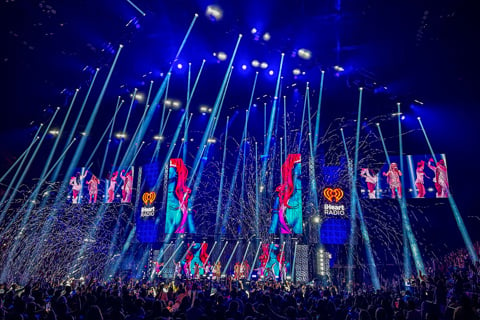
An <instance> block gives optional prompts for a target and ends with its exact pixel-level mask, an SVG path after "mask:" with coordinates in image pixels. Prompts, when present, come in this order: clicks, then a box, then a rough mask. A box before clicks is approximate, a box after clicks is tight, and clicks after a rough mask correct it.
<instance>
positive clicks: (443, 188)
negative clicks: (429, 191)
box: [428, 158, 449, 198]
mask: <svg viewBox="0 0 480 320" xmlns="http://www.w3.org/2000/svg"><path fill="white" fill-rule="evenodd" d="M432 163H434V161H433V159H432V158H430V160H428V167H429V168H430V170H432V171H433V172H434V173H435V178H434V182H435V188H436V189H437V198H448V193H449V191H448V188H449V186H448V175H447V167H446V166H445V161H444V160H443V159H440V160H439V161H438V162H437V166H434V165H432Z"/></svg>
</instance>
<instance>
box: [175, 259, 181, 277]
mask: <svg viewBox="0 0 480 320" xmlns="http://www.w3.org/2000/svg"><path fill="white" fill-rule="evenodd" d="M173 264H174V265H175V272H174V273H173V279H176V278H177V277H178V279H181V278H182V263H181V262H180V261H178V262H175V260H173Z"/></svg>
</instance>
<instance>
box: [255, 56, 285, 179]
mask: <svg viewBox="0 0 480 320" xmlns="http://www.w3.org/2000/svg"><path fill="white" fill-rule="evenodd" d="M284 57H285V54H284V53H282V55H281V58H280V67H279V68H278V75H277V84H276V87H275V96H274V99H273V105H272V112H271V114H270V122H269V124H268V132H267V136H266V141H265V144H264V146H263V155H264V156H268V155H269V153H270V143H271V142H272V133H273V126H274V124H275V117H276V114H277V108H278V107H277V105H278V100H279V98H278V95H279V90H280V81H281V79H282V68H283V60H284ZM267 164H268V161H263V162H262V173H261V174H260V178H261V185H262V186H265V178H266V176H267V175H266V171H267Z"/></svg>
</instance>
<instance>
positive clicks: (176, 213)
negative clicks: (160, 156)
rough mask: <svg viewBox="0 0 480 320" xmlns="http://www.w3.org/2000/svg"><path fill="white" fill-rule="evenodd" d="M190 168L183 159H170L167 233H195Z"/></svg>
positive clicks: (166, 213) (166, 219)
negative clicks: (189, 200)
mask: <svg viewBox="0 0 480 320" xmlns="http://www.w3.org/2000/svg"><path fill="white" fill-rule="evenodd" d="M187 179H188V169H187V167H186V166H185V164H184V163H183V160H182V159H170V164H169V166H168V187H167V205H166V212H165V233H167V234H170V233H185V232H187V233H195V225H194V222H193V217H192V210H191V208H190V204H189V202H188V199H189V197H190V194H191V192H192V190H191V189H190V188H189V187H188V186H187Z"/></svg>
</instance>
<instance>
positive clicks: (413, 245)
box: [397, 103, 425, 278]
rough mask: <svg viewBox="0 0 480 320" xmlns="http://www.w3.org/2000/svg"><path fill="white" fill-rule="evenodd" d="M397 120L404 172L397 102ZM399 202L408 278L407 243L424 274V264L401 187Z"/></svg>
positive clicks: (416, 265) (420, 270)
mask: <svg viewBox="0 0 480 320" xmlns="http://www.w3.org/2000/svg"><path fill="white" fill-rule="evenodd" d="M397 114H398V116H397V120H398V139H399V148H400V150H399V151H400V161H399V162H400V171H401V172H404V170H403V139H402V121H401V117H400V115H401V111H400V103H397ZM400 180H401V184H402V186H405V183H404V180H405V179H404V177H403V175H401V176H400ZM398 200H399V202H400V210H401V212H402V223H403V226H404V227H403V228H404V235H405V234H406V237H404V241H403V246H404V264H405V266H404V268H405V277H406V278H409V277H410V275H411V271H410V270H409V269H410V252H409V251H408V244H410V250H411V252H412V255H413V262H414V263H415V268H416V269H417V272H421V273H422V274H425V266H424V264H423V258H422V255H421V254H420V249H419V248H418V245H417V240H416V239H415V235H414V234H413V231H412V226H411V224H410V218H409V217H408V212H407V202H406V200H405V188H404V187H403V188H402V192H401V198H399V199H398Z"/></svg>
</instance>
